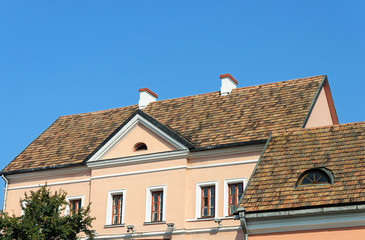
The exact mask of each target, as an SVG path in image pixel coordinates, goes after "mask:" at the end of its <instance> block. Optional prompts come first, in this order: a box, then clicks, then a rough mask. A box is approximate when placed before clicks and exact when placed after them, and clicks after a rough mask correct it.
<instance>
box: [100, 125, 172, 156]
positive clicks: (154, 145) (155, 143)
mask: <svg viewBox="0 0 365 240" xmlns="http://www.w3.org/2000/svg"><path fill="white" fill-rule="evenodd" d="M138 143H144V144H146V146H147V150H140V151H135V149H134V148H135V145H136V144H138ZM173 150H178V148H177V147H176V146H173V145H172V144H171V143H169V142H168V141H166V140H165V139H163V138H162V137H161V136H159V135H158V134H156V133H154V132H153V131H151V130H150V129H148V127H146V126H144V125H143V124H141V123H138V124H136V125H135V126H134V128H133V129H131V130H130V131H129V132H128V133H127V134H126V135H125V136H124V137H123V138H122V139H120V140H119V141H117V142H116V143H114V144H113V146H112V147H111V148H110V149H109V151H107V152H106V153H105V154H104V155H102V156H101V157H100V159H101V160H102V159H111V158H121V157H127V156H135V155H143V154H150V153H157V152H167V151H173Z"/></svg>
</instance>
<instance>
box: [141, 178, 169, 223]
mask: <svg viewBox="0 0 365 240" xmlns="http://www.w3.org/2000/svg"><path fill="white" fill-rule="evenodd" d="M156 191H162V194H163V201H162V221H166V185H160V186H152V187H147V189H146V216H145V222H148V223H149V222H152V221H151V211H152V209H151V204H152V192H156Z"/></svg>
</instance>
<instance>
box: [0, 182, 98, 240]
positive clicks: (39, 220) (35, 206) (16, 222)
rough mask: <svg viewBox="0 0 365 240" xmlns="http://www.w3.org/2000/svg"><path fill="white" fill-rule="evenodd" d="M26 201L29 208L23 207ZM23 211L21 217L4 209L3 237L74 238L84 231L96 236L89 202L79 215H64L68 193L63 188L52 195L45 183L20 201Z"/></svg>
mask: <svg viewBox="0 0 365 240" xmlns="http://www.w3.org/2000/svg"><path fill="white" fill-rule="evenodd" d="M22 202H26V205H27V206H26V207H23V206H22ZM20 205H21V206H22V210H23V211H24V214H23V215H22V216H20V217H17V216H15V215H14V214H13V215H12V216H10V215H8V214H7V213H4V212H2V213H1V214H2V217H1V218H0V229H1V233H0V239H4V240H13V239H17V240H50V239H55V240H63V239H64V240H66V239H67V240H73V239H78V237H77V235H78V234H79V233H81V232H83V233H85V235H86V236H88V237H89V239H93V238H94V234H93V232H92V231H91V230H90V229H89V227H90V228H91V222H92V220H94V218H92V217H90V216H89V213H90V204H89V205H88V206H87V207H86V208H84V209H82V208H81V209H79V211H78V212H77V214H72V215H66V216H63V214H61V213H62V212H63V210H64V209H65V207H64V206H66V205H67V202H66V192H64V191H62V190H60V191H58V192H57V191H56V192H55V193H54V194H53V195H52V193H51V192H50V190H49V189H48V188H47V187H46V186H44V187H41V188H40V189H39V190H37V191H31V192H30V195H28V194H25V198H24V199H23V200H21V201H20Z"/></svg>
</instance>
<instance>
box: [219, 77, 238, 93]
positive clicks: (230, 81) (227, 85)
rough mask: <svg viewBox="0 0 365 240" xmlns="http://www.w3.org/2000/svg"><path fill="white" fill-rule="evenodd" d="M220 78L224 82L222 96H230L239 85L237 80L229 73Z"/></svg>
mask: <svg viewBox="0 0 365 240" xmlns="http://www.w3.org/2000/svg"><path fill="white" fill-rule="evenodd" d="M219 78H220V79H221V81H222V85H221V96H225V95H228V94H230V93H231V92H232V90H233V89H234V88H236V87H237V85H238V82H237V80H236V79H235V78H234V77H232V75H231V74H229V73H226V74H222V75H219Z"/></svg>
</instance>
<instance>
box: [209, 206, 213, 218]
mask: <svg viewBox="0 0 365 240" xmlns="http://www.w3.org/2000/svg"><path fill="white" fill-rule="evenodd" d="M209 216H214V206H212V207H210V214H209Z"/></svg>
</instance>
